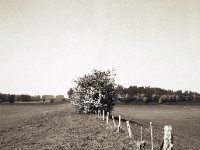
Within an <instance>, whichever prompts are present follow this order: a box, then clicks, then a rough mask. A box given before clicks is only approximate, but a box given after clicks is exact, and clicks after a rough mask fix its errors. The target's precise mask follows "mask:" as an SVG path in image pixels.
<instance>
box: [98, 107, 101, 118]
mask: <svg viewBox="0 0 200 150" xmlns="http://www.w3.org/2000/svg"><path fill="white" fill-rule="evenodd" d="M100 116H101V112H100V110H99V109H98V118H99V117H100Z"/></svg>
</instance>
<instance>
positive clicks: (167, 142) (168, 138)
mask: <svg viewBox="0 0 200 150" xmlns="http://www.w3.org/2000/svg"><path fill="white" fill-rule="evenodd" d="M172 148H173V132H172V126H171V125H168V126H165V127H164V145H163V150H172Z"/></svg>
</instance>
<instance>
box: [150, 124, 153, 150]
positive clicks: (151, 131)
mask: <svg viewBox="0 0 200 150" xmlns="http://www.w3.org/2000/svg"><path fill="white" fill-rule="evenodd" d="M150 130H151V150H153V128H152V122H150Z"/></svg>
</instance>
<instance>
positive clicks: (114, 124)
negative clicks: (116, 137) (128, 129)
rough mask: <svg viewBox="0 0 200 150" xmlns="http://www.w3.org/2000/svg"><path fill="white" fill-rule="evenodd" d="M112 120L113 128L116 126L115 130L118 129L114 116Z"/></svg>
mask: <svg viewBox="0 0 200 150" xmlns="http://www.w3.org/2000/svg"><path fill="white" fill-rule="evenodd" d="M112 120H113V126H114V128H116V127H117V125H116V122H115V118H114V116H112Z"/></svg>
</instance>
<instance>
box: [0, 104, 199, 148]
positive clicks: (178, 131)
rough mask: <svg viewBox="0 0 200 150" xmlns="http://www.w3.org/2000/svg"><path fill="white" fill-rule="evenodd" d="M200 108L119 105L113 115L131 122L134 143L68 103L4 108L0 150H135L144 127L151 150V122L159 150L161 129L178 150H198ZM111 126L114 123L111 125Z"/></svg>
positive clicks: (1, 107)
mask: <svg viewBox="0 0 200 150" xmlns="http://www.w3.org/2000/svg"><path fill="white" fill-rule="evenodd" d="M199 113H200V107H199V106H165V105H116V107H115V111H114V114H115V115H118V114H121V115H122V118H124V119H127V120H132V121H133V122H132V123H131V129H132V132H133V135H134V137H133V139H129V138H128V137H127V133H126V131H125V122H122V125H123V128H124V130H123V131H122V133H116V132H113V129H112V128H111V127H110V126H106V125H105V122H102V119H98V118H95V117H94V116H90V115H84V114H78V113H77V112H76V111H75V109H74V108H73V107H72V106H71V104H69V103H64V104H43V105H41V104H34V105H31V104H26V105H25V104H3V105H0V149H2V150H4V149H30V150H35V149H41V150H43V149H70V150H71V149H74V150H77V149H80V150H81V149H83V150H89V149H108V150H110V149H112V150H115V149H117V150H118V149H119V150H121V149H123V150H126V149H127V150H129V149H130V148H132V149H135V143H134V142H135V141H136V140H139V139H140V126H143V128H144V135H143V137H144V140H146V141H148V142H149V143H148V144H147V149H150V130H149V125H148V124H149V121H152V122H153V125H154V126H153V127H154V140H155V141H154V142H155V150H156V149H159V146H160V144H161V142H162V139H163V133H162V132H163V127H164V125H166V124H172V125H173V126H174V134H175V139H174V144H175V149H180V150H189V149H191V150H198V149H200V144H199V129H200V128H199V125H200V124H199V123H200V122H199V121H200V120H199V116H200V114H199ZM109 123H110V124H111V123H112V122H111V120H110V122H109Z"/></svg>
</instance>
